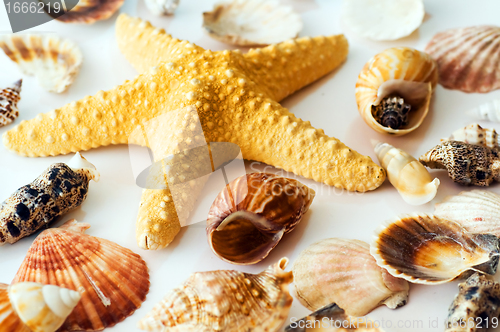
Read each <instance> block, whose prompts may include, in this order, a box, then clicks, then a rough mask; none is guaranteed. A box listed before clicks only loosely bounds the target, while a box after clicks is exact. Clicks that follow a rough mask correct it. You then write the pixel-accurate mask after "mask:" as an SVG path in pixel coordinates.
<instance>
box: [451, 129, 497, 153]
mask: <svg viewBox="0 0 500 332" xmlns="http://www.w3.org/2000/svg"><path fill="white" fill-rule="evenodd" d="M442 141H460V142H465V143H469V144H476V145H481V146H486V147H489V148H492V149H494V148H498V147H499V144H498V133H497V131H496V130H495V129H493V128H483V127H481V126H480V125H479V124H477V123H472V124H470V125H468V126H465V127H464V128H460V129H457V130H455V131H454V132H453V134H451V136H450V138H448V139H442Z"/></svg>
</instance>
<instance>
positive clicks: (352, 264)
mask: <svg viewBox="0 0 500 332" xmlns="http://www.w3.org/2000/svg"><path fill="white" fill-rule="evenodd" d="M293 276H294V284H295V291H296V295H297V298H298V299H299V301H300V303H302V304H303V305H304V306H305V307H306V308H308V309H309V310H312V311H314V310H318V309H319V308H322V307H324V306H326V305H328V304H331V303H336V304H337V305H338V306H339V307H341V308H342V309H344V310H345V312H346V313H347V314H348V315H352V316H357V317H360V316H364V315H366V314H367V313H369V312H370V311H372V310H373V309H375V308H376V307H378V306H380V305H382V304H385V305H386V306H388V307H389V308H391V309H395V308H398V307H401V306H403V305H405V304H406V302H407V299H408V290H409V285H408V283H407V282H406V281H405V280H403V279H398V278H394V277H392V276H391V275H390V274H389V273H387V271H386V270H384V269H383V268H380V267H379V266H378V265H377V263H376V262H375V259H374V258H373V257H372V256H371V255H370V246H369V245H368V243H365V242H363V241H359V240H347V239H338V238H332V239H326V240H322V241H319V242H316V243H315V244H313V245H311V246H309V247H308V248H307V249H306V250H304V251H303V252H301V253H300V255H299V257H298V258H297V260H296V261H295V263H294V265H293Z"/></svg>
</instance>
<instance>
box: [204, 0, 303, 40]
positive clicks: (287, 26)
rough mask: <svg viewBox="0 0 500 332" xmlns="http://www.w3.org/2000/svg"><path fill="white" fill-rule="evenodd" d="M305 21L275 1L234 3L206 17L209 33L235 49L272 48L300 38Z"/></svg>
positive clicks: (223, 6)
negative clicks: (276, 44) (245, 47)
mask: <svg viewBox="0 0 500 332" xmlns="http://www.w3.org/2000/svg"><path fill="white" fill-rule="evenodd" d="M302 26H303V25H302V20H301V18H300V16H299V15H298V14H297V13H295V12H294V11H293V9H292V8H291V7H288V6H284V5H281V4H280V3H279V2H278V1H275V0H232V1H230V2H224V3H221V4H218V5H216V6H215V8H214V9H213V11H211V12H205V13H203V27H204V28H205V30H206V31H207V33H208V34H209V35H210V36H211V37H213V38H215V39H218V40H220V41H222V42H224V43H228V44H234V45H269V44H275V43H280V42H282V41H285V40H288V39H290V38H295V37H297V36H298V34H299V32H300V30H302Z"/></svg>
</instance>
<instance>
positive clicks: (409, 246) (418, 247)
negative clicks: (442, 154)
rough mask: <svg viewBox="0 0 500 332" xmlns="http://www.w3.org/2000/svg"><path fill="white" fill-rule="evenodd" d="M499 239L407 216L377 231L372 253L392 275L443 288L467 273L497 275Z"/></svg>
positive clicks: (442, 221) (436, 219)
mask: <svg viewBox="0 0 500 332" xmlns="http://www.w3.org/2000/svg"><path fill="white" fill-rule="evenodd" d="M499 245H500V239H499V238H497V237H496V236H494V235H491V234H471V233H468V232H467V231H466V230H465V229H464V228H463V227H461V226H460V225H459V224H458V223H456V222H454V221H450V220H446V219H441V218H439V217H436V216H430V215H425V214H421V215H419V214H413V215H404V216H401V217H400V218H399V219H397V220H396V221H393V222H389V223H386V224H383V225H381V226H380V227H379V229H378V230H377V231H376V236H375V240H374V242H373V245H372V246H371V248H370V253H371V254H372V256H373V257H375V259H376V260H377V264H378V265H379V266H380V267H382V268H385V269H387V271H389V273H390V274H392V275H393V276H395V277H398V278H404V279H406V280H408V281H410V282H414V283H417V284H442V283H445V282H448V281H452V280H454V279H456V278H458V277H459V276H461V275H462V274H463V273H464V272H468V271H480V272H483V273H487V274H495V272H496V270H497V266H498V259H499V256H498V255H499V254H500V247H499Z"/></svg>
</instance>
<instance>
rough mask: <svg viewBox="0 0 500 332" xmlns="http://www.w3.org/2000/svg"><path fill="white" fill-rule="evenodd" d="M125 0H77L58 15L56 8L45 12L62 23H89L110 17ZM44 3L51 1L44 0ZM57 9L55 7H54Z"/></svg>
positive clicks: (48, 3)
mask: <svg viewBox="0 0 500 332" xmlns="http://www.w3.org/2000/svg"><path fill="white" fill-rule="evenodd" d="M124 1H125V0H79V1H78V3H77V4H76V6H75V7H73V8H72V9H71V10H70V11H68V12H66V13H64V15H60V12H59V11H58V10H53V9H52V10H51V11H48V10H46V12H47V13H48V14H49V15H50V16H52V17H53V18H55V19H56V20H58V21H61V22H64V23H85V24H91V23H95V22H97V21H101V20H106V19H108V18H110V17H111V16H112V15H113V14H114V13H115V12H116V11H117V10H118V9H120V7H121V6H122V5H123V2H124ZM44 3H45V4H46V5H49V6H50V5H51V4H52V3H50V2H47V1H44ZM56 9H57V8H56Z"/></svg>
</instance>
